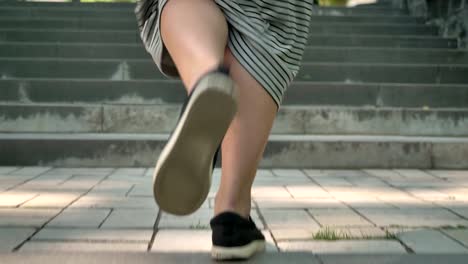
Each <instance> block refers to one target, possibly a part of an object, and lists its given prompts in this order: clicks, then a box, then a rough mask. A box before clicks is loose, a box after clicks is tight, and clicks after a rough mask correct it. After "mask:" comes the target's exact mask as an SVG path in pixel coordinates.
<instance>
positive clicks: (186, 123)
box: [153, 72, 237, 215]
mask: <svg viewBox="0 0 468 264" xmlns="http://www.w3.org/2000/svg"><path fill="white" fill-rule="evenodd" d="M236 111H237V96H236V90H235V85H234V82H233V81H232V79H231V78H229V76H227V75H225V74H221V73H216V72H215V73H209V74H207V75H205V76H204V77H202V79H201V80H200V81H199V82H198V84H197V85H196V87H195V88H194V90H193V92H192V95H191V98H190V100H189V102H188V103H187V105H186V108H185V111H184V113H183V114H182V116H181V117H180V119H179V122H178V123H177V126H176V128H175V130H174V132H173V133H172V135H171V137H170V138H169V140H168V142H167V144H166V145H165V147H164V148H163V150H162V152H161V154H160V156H159V159H158V161H157V163H156V167H155V170H154V174H153V192H154V197H155V200H156V202H157V204H158V205H159V207H160V209H162V210H163V211H165V212H168V213H171V214H175V215H187V214H191V213H193V212H194V211H196V210H197V209H198V208H200V206H201V205H202V203H203V202H204V201H205V199H206V197H207V196H208V193H209V190H210V185H211V175H212V172H213V158H214V155H215V152H216V150H217V148H218V146H219V144H220V143H221V141H222V139H223V137H224V135H225V133H226V131H227V129H228V128H229V125H230V123H231V121H232V119H233V118H234V115H235V114H236Z"/></svg>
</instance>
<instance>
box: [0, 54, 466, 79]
mask: <svg viewBox="0 0 468 264" xmlns="http://www.w3.org/2000/svg"><path fill="white" fill-rule="evenodd" d="M301 67H302V68H301V70H300V71H299V73H298V74H297V76H296V80H297V81H315V82H349V83H362V82H384V83H446V84H455V83H458V84H466V83H468V65H466V64H465V65H464V64H447V65H437V64H385V63H336V62H335V63H333V62H329V63H315V62H304V63H302V66H301ZM0 74H1V76H2V78H3V79H11V78H84V79H107V80H138V79H149V80H157V79H163V78H164V76H163V75H162V73H160V72H159V70H158V69H157V67H156V66H155V64H154V63H153V62H152V61H150V60H118V59H99V60H97V59H49V58H44V59H39V58H33V59H31V58H0Z"/></svg>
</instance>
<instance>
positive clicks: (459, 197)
mask: <svg viewBox="0 0 468 264" xmlns="http://www.w3.org/2000/svg"><path fill="white" fill-rule="evenodd" d="M439 190H440V192H443V193H445V194H447V195H448V196H449V197H448V200H454V201H455V200H456V201H465V202H466V203H467V205H468V188H466V187H460V186H457V187H450V188H444V187H440V188H439Z"/></svg>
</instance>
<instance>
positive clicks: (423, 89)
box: [0, 80, 468, 108]
mask: <svg viewBox="0 0 468 264" xmlns="http://www.w3.org/2000/svg"><path fill="white" fill-rule="evenodd" d="M0 90H1V91H2V93H0V101H3V102H36V103H51V102H52V103H64V102H65V103H70V102H81V103H114V104H115V103H126V104H162V103H178V104H181V103H182V102H183V100H184V98H185V96H186V93H185V89H184V88H183V86H182V83H181V82H179V81H119V82H112V81H92V80H0ZM467 98H468V86H467V85H463V86H435V85H405V84H395V85H389V84H386V85H379V84H339V83H337V84H331V83H307V82H293V83H292V85H291V87H289V88H288V90H287V91H286V94H285V99H284V102H283V104H285V105H301V104H302V105H338V106H380V107H416V108H420V107H424V106H426V107H431V108H432V107H445V108H447V107H448V108H450V107H463V108H467V107H468V100H467Z"/></svg>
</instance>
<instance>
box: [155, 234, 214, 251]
mask: <svg viewBox="0 0 468 264" xmlns="http://www.w3.org/2000/svg"><path fill="white" fill-rule="evenodd" d="M210 250H211V231H210V230H159V231H158V232H157V233H156V236H155V238H154V242H153V247H152V248H151V251H153V252H209V251H210Z"/></svg>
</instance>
